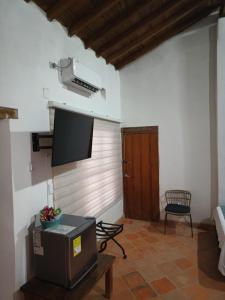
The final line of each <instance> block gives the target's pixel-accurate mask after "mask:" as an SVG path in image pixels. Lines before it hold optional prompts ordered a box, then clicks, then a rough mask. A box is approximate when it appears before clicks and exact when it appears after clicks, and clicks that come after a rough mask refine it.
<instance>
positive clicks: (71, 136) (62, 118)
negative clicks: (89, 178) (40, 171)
mask: <svg viewBox="0 0 225 300" xmlns="http://www.w3.org/2000/svg"><path fill="white" fill-rule="evenodd" d="M93 124H94V118H93V117H89V116H85V115H82V114H78V113H74V112H71V111H67V110H62V109H58V108H57V109H55V120H54V133H53V147H52V166H59V165H63V164H66V163H69V162H73V161H78V160H82V159H87V158H90V157H91V150H92V135H93Z"/></svg>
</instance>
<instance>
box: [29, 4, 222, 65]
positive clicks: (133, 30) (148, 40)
mask: <svg viewBox="0 0 225 300" xmlns="http://www.w3.org/2000/svg"><path fill="white" fill-rule="evenodd" d="M25 1H26V2H30V0H25ZM33 2H34V3H36V4H37V5H38V6H39V7H40V8H41V9H42V10H43V11H45V13H46V16H47V18H48V20H49V21H52V20H57V21H58V22H60V23H61V24H62V25H63V26H64V27H66V29H67V32H68V35H69V36H71V37H72V36H74V35H76V36H78V37H79V38H80V39H81V40H82V41H83V43H84V46H85V48H91V49H93V50H94V51H95V53H96V55H97V57H99V56H101V57H103V58H105V60H106V62H107V63H111V64H112V65H114V66H115V68H116V69H121V68H123V67H124V66H125V65H127V64H129V63H130V62H132V61H134V60H135V59H137V58H139V57H140V56H142V55H143V54H145V53H147V52H149V51H151V50H152V49H154V48H155V47H157V46H158V45H160V44H161V43H162V42H164V41H166V40H167V39H169V38H171V37H172V36H174V35H176V34H178V33H180V32H182V31H184V30H185V29H187V28H188V27H190V26H191V25H193V24H195V23H196V22H198V21H200V20H201V19H202V18H204V17H206V16H208V15H209V14H210V13H212V12H213V11H214V10H216V9H218V8H219V7H221V8H222V7H223V8H224V0H79V1H77V0H33ZM221 11H222V9H221Z"/></svg>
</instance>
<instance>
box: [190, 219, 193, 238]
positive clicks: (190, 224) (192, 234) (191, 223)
mask: <svg viewBox="0 0 225 300" xmlns="http://www.w3.org/2000/svg"><path fill="white" fill-rule="evenodd" d="M190 225H191V236H192V237H193V228H192V217H191V214H190Z"/></svg>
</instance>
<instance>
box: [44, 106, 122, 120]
mask: <svg viewBox="0 0 225 300" xmlns="http://www.w3.org/2000/svg"><path fill="white" fill-rule="evenodd" d="M48 107H49V108H60V109H64V110H69V111H73V112H76V113H79V114H82V115H86V116H90V117H94V118H97V119H101V120H106V121H111V122H115V123H121V121H120V120H119V119H116V118H111V117H110V116H108V115H101V114H97V113H95V112H93V111H87V110H81V109H78V108H76V107H73V106H70V105H67V104H66V103H60V102H56V101H48Z"/></svg>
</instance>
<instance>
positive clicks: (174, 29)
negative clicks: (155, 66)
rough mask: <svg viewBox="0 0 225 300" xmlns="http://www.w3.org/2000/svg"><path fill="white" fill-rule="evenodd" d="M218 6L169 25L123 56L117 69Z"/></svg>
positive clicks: (117, 64)
mask: <svg viewBox="0 0 225 300" xmlns="http://www.w3.org/2000/svg"><path fill="white" fill-rule="evenodd" d="M217 7H218V6H213V7H211V8H207V9H204V10H202V11H200V12H198V13H197V14H194V15H193V16H192V17H191V18H189V19H187V20H186V19H185V20H181V21H179V22H178V23H176V24H173V26H172V28H171V27H168V28H167V29H166V30H165V31H164V32H163V33H162V34H161V35H159V37H157V38H156V39H154V40H151V41H150V42H149V43H148V44H146V45H144V46H143V47H140V48H139V49H137V50H135V51H134V52H132V53H130V54H129V55H127V56H125V57H123V58H122V59H120V60H119V61H116V62H115V63H114V66H115V68H116V69H117V70H120V69H122V68H123V67H124V66H126V65H127V64H129V63H131V62H133V61H134V60H136V59H138V58H139V57H140V56H142V55H144V54H146V53H148V52H149V51H152V50H153V49H155V48H156V47H157V46H159V45H160V44H162V43H163V42H165V41H166V40H168V39H169V38H171V37H173V36H175V35H177V34H179V33H180V32H182V31H184V30H186V29H187V28H189V27H190V26H192V25H194V24H195V23H197V22H199V21H200V20H201V19H203V18H205V17H207V16H208V15H209V14H210V13H211V12H212V11H213V10H214V9H216V8H217Z"/></svg>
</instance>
